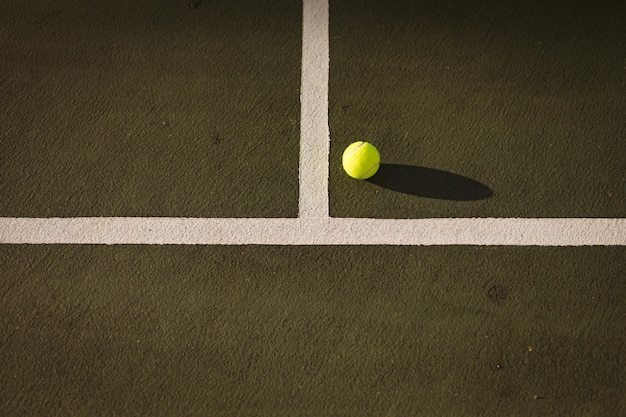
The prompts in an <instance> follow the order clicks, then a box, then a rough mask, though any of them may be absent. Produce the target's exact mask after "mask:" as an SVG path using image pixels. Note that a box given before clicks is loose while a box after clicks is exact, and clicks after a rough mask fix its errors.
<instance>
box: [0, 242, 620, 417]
mask: <svg viewBox="0 0 626 417" xmlns="http://www.w3.org/2000/svg"><path fill="white" fill-rule="evenodd" d="M0 261H1V263H2V265H3V270H2V272H1V273H0V277H1V279H0V297H1V302H2V306H3V307H2V313H1V314H0V327H1V328H2V332H0V356H1V357H2V362H3V366H2V367H1V368H0V413H1V414H2V415H4V416H17V415H30V416H38V415H42V416H43V415H94V414H99V413H101V414H105V415H216V416H235V415H249V416H267V415H290V416H304V415H307V416H309V415H324V416H380V415H410V416H457V415H465V416H491V415H498V416H500V415H508V416H539V415H553V416H566V415H594V416H617V415H620V412H622V411H623V410H624V405H625V404H624V398H623V392H624V389H625V388H626V387H625V386H624V357H625V356H626V351H625V348H624V340H623V328H624V325H625V324H626V323H625V319H624V317H625V315H624V304H623V300H624V296H625V295H626V284H625V282H624V280H623V272H624V270H625V268H626V253H625V250H624V248H621V247H613V248H600V247H587V248H560V249H557V248H524V247H520V248H513V247H492V248H481V247H430V248H425V247H404V248H398V247H369V246H368V247H331V246H329V247H307V248H304V247H272V246H265V247H258V246H250V247H240V246H228V247H218V246H213V247H194V246H192V247H189V246H186V247H174V246H63V245H56V246H22V245H15V246H2V247H0Z"/></svg>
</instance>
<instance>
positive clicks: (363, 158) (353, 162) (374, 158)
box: [341, 142, 380, 180]
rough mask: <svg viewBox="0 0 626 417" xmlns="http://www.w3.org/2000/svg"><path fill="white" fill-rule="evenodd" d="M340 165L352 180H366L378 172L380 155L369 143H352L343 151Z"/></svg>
mask: <svg viewBox="0 0 626 417" xmlns="http://www.w3.org/2000/svg"><path fill="white" fill-rule="evenodd" d="M341 163H342V165H343V169H344V171H346V173H347V174H348V175H350V176H351V177H352V178H356V179H357V180H366V179H368V178H370V177H371V176H373V175H374V174H376V172H377V171H378V167H379V166H380V154H379V153H378V150H376V148H375V147H374V145H372V144H371V143H368V142H354V143H353V144H351V145H350V146H348V147H347V148H346V150H345V151H343V156H342V157H341Z"/></svg>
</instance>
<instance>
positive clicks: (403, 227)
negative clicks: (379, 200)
mask: <svg viewBox="0 0 626 417" xmlns="http://www.w3.org/2000/svg"><path fill="white" fill-rule="evenodd" d="M0 243H8V244H106V245H118V244H146V245H164V244H175V245H506V246H588V245H611V246H613V245H619V246H624V245H626V219H606V218H563V219H557V218H539V219H527V218H443V219H400V220H396V219H365V218H363V219H353V218H325V219H303V218H292V219H279V218H217V219H216V218H172V217H75V218H11V217H2V218H0Z"/></svg>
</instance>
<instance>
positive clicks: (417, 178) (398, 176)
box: [329, 0, 626, 218]
mask: <svg viewBox="0 0 626 417" xmlns="http://www.w3.org/2000/svg"><path fill="white" fill-rule="evenodd" d="M625 25H626V9H625V6H624V3H623V1H619V0H608V1H605V0H600V1H579V2H571V1H557V2H554V1H542V0H530V1H516V2H500V1H486V0H473V1H466V2H460V1H440V0H426V1H412V0H395V1H391V2H387V1H379V0H358V1H350V0H347V1H334V2H331V3H330V87H329V95H330V130H331V138H332V140H331V165H330V174H331V182H330V203H331V204H330V213H331V216H334V217H377V218H380V217H384V218H416V217H625V216H626V193H625V192H624V190H626V176H624V175H623V173H624V170H625V168H626V146H624V140H625V139H626V125H625V124H624V116H625V115H626V98H625V97H626V61H624V48H625V45H626V31H625V30H624V27H625ZM356 140H367V141H370V142H372V143H374V144H375V145H376V146H377V147H378V148H379V150H380V152H381V155H382V162H383V164H384V165H383V166H382V168H381V170H380V172H379V174H378V175H377V176H375V177H374V178H372V180H371V182H370V183H368V184H362V183H359V182H355V181H352V180H350V179H349V178H348V177H346V175H345V174H344V173H343V171H342V170H341V164H340V160H341V152H342V151H343V149H344V148H345V147H346V146H347V145H348V144H349V143H351V142H353V141H356Z"/></svg>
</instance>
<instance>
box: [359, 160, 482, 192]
mask: <svg viewBox="0 0 626 417" xmlns="http://www.w3.org/2000/svg"><path fill="white" fill-rule="evenodd" d="M367 181H368V182H370V183H372V184H375V185H378V186H379V187H383V188H387V189H389V190H392V191H396V192H399V193H404V194H409V195H414V196H418V197H427V198H435V199H439V200H456V201H472V200H484V199H487V198H489V197H491V196H492V195H493V192H492V191H491V189H490V188H489V187H487V186H486V185H484V184H482V183H480V182H478V181H476V180H473V179H471V178H467V177H464V176H462V175H459V174H454V173H452V172H447V171H441V170H439V169H434V168H425V167H417V166H412V165H398V164H381V165H380V168H379V170H378V172H377V173H376V175H374V176H373V177H372V178H370V179H368V180H367Z"/></svg>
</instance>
